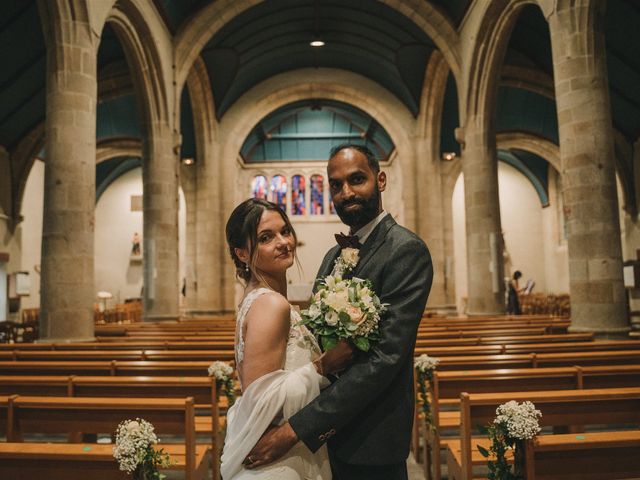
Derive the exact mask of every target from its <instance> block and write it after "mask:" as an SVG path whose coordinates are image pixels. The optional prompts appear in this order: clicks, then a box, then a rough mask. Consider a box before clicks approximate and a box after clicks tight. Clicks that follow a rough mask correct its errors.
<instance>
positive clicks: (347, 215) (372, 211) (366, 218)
mask: <svg viewBox="0 0 640 480" xmlns="http://www.w3.org/2000/svg"><path fill="white" fill-rule="evenodd" d="M351 204H357V205H359V208H354V209H349V210H347V209H346V207H347V206H349V205H351ZM379 205H380V190H378V186H377V185H376V188H375V190H374V192H373V193H372V194H371V196H370V197H369V198H363V197H356V198H354V199H352V200H349V201H348V202H342V203H335V202H334V207H336V213H337V214H338V216H339V217H340V220H342V222H343V223H344V224H345V225H349V226H350V227H353V226H363V225H366V224H367V223H369V222H370V221H371V220H373V219H374V218H376V217H377V216H378V206H379Z"/></svg>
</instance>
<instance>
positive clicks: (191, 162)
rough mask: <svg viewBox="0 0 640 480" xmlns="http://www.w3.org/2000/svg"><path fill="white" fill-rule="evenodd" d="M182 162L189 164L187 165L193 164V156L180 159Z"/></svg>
mask: <svg viewBox="0 0 640 480" xmlns="http://www.w3.org/2000/svg"><path fill="white" fill-rule="evenodd" d="M182 163H184V164H185V165H187V166H189V165H193V164H194V163H195V161H194V160H193V158H191V157H188V158H183V159H182Z"/></svg>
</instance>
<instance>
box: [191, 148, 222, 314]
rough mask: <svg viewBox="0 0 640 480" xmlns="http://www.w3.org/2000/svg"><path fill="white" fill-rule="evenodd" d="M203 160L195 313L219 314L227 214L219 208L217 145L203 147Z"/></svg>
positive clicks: (197, 233)
mask: <svg viewBox="0 0 640 480" xmlns="http://www.w3.org/2000/svg"><path fill="white" fill-rule="evenodd" d="M201 159H202V162H199V164H198V191H197V202H198V214H197V215H198V224H197V230H196V235H197V252H198V253H197V271H198V299H197V307H196V308H197V313H200V314H204V315H207V314H208V315H211V314H216V313H221V312H222V311H224V310H225V306H224V303H225V302H224V274H223V273H224V265H225V264H226V263H227V259H226V256H225V254H226V243H225V234H224V227H225V222H226V216H224V214H223V209H222V194H221V189H222V188H224V187H223V185H224V180H222V177H221V175H220V170H221V169H220V167H221V166H220V145H219V144H217V143H215V142H211V143H210V144H209V145H207V146H206V148H205V152H204V155H202V158H201Z"/></svg>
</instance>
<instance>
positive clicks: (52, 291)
mask: <svg viewBox="0 0 640 480" xmlns="http://www.w3.org/2000/svg"><path fill="white" fill-rule="evenodd" d="M40 7H41V13H42V15H43V17H44V19H43V24H45V32H48V33H49V35H46V37H47V90H46V91H47V106H46V120H45V138H46V139H45V151H46V154H45V162H46V169H45V178H44V222H43V231H42V266H41V268H42V270H41V286H40V290H41V303H40V339H41V340H42V341H56V342H60V341H86V340H92V339H93V338H94V320H93V303H94V300H95V293H96V292H95V288H94V274H93V263H94V254H93V248H94V245H93V243H94V238H93V236H94V205H95V201H96V198H95V195H96V193H95V178H96V97H97V82H96V47H95V44H94V37H93V35H92V33H91V28H90V27H89V24H88V23H86V22H85V21H83V20H79V19H68V18H65V19H63V20H61V19H60V17H59V16H58V15H57V14H56V13H51V12H49V11H48V9H51V11H52V12H53V10H55V9H56V8H57V7H56V6H55V4H53V3H47V2H43V3H41V4H40ZM57 13H60V12H57ZM49 15H50V18H48V17H49ZM54 24H57V25H54ZM55 32H57V34H55Z"/></svg>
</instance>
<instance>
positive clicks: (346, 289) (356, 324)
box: [300, 249, 387, 352]
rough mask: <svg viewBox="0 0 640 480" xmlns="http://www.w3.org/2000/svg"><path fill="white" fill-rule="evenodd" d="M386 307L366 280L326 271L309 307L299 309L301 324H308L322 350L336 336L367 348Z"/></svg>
mask: <svg viewBox="0 0 640 480" xmlns="http://www.w3.org/2000/svg"><path fill="white" fill-rule="evenodd" d="M345 250H347V249H345ZM351 263H353V262H351ZM349 265H350V264H349ZM386 310H387V307H386V304H383V303H381V302H380V299H379V298H378V296H377V295H376V293H375V292H374V291H373V285H372V284H371V282H370V281H369V280H363V279H361V278H352V279H345V280H343V279H342V277H340V276H334V275H327V276H326V277H325V278H323V279H322V280H320V281H319V284H318V291H317V292H316V294H315V296H313V297H312V299H311V305H310V306H309V308H308V309H306V310H303V311H302V312H300V314H301V317H302V321H301V322H300V325H307V326H308V327H310V328H311V330H313V332H314V333H315V334H316V335H317V336H319V337H320V343H321V344H322V348H323V350H325V351H326V350H331V349H332V348H333V347H335V346H336V344H337V343H338V341H339V340H350V341H351V342H352V343H353V345H355V347H356V348H358V349H359V350H362V351H364V352H367V351H369V349H370V348H371V346H372V345H374V344H375V343H377V342H378V341H379V340H380V332H379V329H378V322H379V321H380V316H381V315H382V314H383V313H384V312H385V311H386Z"/></svg>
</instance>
